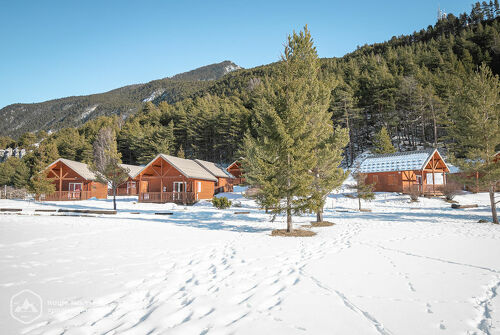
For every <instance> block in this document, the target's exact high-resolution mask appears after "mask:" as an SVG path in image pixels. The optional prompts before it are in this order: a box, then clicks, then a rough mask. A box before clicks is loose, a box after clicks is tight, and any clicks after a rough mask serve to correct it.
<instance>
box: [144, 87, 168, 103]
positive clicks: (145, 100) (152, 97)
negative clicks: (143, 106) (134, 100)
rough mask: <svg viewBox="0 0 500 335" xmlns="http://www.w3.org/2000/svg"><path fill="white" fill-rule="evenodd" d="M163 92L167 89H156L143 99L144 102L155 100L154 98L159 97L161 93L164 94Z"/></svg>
mask: <svg viewBox="0 0 500 335" xmlns="http://www.w3.org/2000/svg"><path fill="white" fill-rule="evenodd" d="M163 92H165V90H161V89H159V90H155V91H153V93H151V94H150V95H149V97H147V98H145V99H143V100H142V102H149V101H153V100H154V99H156V98H158V97H159V96H160V95H162V94H163Z"/></svg>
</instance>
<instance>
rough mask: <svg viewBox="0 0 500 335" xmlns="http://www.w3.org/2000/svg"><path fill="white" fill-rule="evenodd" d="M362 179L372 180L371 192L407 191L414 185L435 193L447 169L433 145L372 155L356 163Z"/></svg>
mask: <svg viewBox="0 0 500 335" xmlns="http://www.w3.org/2000/svg"><path fill="white" fill-rule="evenodd" d="M360 172H361V173H363V174H366V176H367V177H366V183H368V184H375V192H403V193H407V192H409V191H410V190H412V189H413V188H416V189H417V190H418V191H419V192H421V193H422V194H429V195H438V194H441V193H442V191H441V190H442V187H443V185H445V184H446V173H447V172H449V169H448V166H447V165H446V163H445V161H444V159H443V157H442V156H441V155H440V154H439V151H438V150H437V149H429V150H418V151H407V152H398V153H393V154H382V155H373V156H370V157H368V158H366V159H365V160H364V161H363V162H362V163H361V166H360Z"/></svg>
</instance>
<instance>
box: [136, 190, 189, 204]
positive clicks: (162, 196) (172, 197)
mask: <svg viewBox="0 0 500 335" xmlns="http://www.w3.org/2000/svg"><path fill="white" fill-rule="evenodd" d="M197 200H198V199H196V194H194V193H193V192H144V193H140V194H139V202H154V203H167V202H175V203H181V204H194V203H195V202H196V201H197Z"/></svg>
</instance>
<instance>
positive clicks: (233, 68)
mask: <svg viewBox="0 0 500 335" xmlns="http://www.w3.org/2000/svg"><path fill="white" fill-rule="evenodd" d="M239 69H242V67H241V66H238V65H236V64H229V65H226V66H224V74H228V73H229V72H233V71H236V70H239Z"/></svg>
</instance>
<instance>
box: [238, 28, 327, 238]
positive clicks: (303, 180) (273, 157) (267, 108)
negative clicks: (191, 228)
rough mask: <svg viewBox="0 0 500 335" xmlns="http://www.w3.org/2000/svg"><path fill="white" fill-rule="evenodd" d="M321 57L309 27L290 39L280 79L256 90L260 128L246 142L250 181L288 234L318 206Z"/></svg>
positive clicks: (322, 97) (322, 95)
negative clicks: (314, 190) (296, 217)
mask: <svg viewBox="0 0 500 335" xmlns="http://www.w3.org/2000/svg"><path fill="white" fill-rule="evenodd" d="M317 57H318V56H317V53H316V49H315V47H314V46H313V41H312V38H311V34H310V32H309V30H308V29H307V26H306V27H305V28H304V31H301V32H300V33H299V34H297V33H295V32H294V33H293V34H292V35H291V36H289V37H288V43H287V45H286V46H285V51H284V54H283V56H282V59H281V62H280V63H279V71H280V75H279V76H278V77H277V78H276V79H271V78H267V79H266V80H264V81H263V83H262V85H259V86H258V87H257V88H256V89H255V91H258V96H257V98H256V99H255V105H254V117H255V120H254V125H253V129H252V133H247V134H246V136H245V139H244V142H243V155H244V159H243V168H244V169H245V178H246V179H247V181H248V182H249V183H250V184H251V185H254V186H257V187H258V188H259V193H258V197H257V201H258V202H259V203H260V204H261V205H262V206H263V207H266V208H272V212H273V213H274V214H275V215H276V214H279V213H286V218H287V231H288V232H291V231H292V230H293V226H292V215H293V214H300V213H303V212H305V211H307V210H309V209H311V208H312V207H313V206H314V205H315V204H314V202H313V201H311V199H310V198H309V196H310V193H311V185H312V183H313V180H314V176H313V175H311V173H310V171H312V170H313V169H314V168H315V166H316V165H317V160H316V157H315V155H313V154H312V152H313V150H314V149H315V148H316V146H317V136H318V134H319V132H320V131H321V130H322V129H314V128H313V126H314V125H315V123H314V118H315V116H316V113H317V112H318V111H321V110H322V109H323V108H324V106H325V105H324V104H325V103H326V102H327V101H325V99H326V98H327V97H328V95H327V94H325V87H324V85H323V84H321V83H320V82H319V81H318V78H317V73H318V72H317V71H318V62H317ZM316 103H319V105H316Z"/></svg>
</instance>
